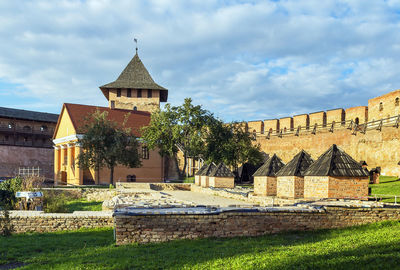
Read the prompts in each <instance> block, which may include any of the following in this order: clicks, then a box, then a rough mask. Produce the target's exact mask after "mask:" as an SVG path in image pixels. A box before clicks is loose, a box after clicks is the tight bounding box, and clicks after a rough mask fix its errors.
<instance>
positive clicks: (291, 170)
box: [276, 150, 314, 176]
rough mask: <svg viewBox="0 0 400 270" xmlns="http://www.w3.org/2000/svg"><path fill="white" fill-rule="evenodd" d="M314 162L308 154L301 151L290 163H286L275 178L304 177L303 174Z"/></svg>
mask: <svg viewBox="0 0 400 270" xmlns="http://www.w3.org/2000/svg"><path fill="white" fill-rule="evenodd" d="M313 162H314V160H313V159H312V158H311V156H310V154H308V153H307V152H306V151H304V150H301V151H300V153H298V154H297V155H296V156H295V157H294V158H293V159H292V160H291V161H289V162H288V164H286V165H285V166H284V167H282V169H280V170H279V172H278V173H277V174H276V175H277V176H304V172H305V171H306V170H307V169H308V167H310V165H311V164H312V163H313Z"/></svg>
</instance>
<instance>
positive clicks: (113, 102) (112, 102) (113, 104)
mask: <svg viewBox="0 0 400 270" xmlns="http://www.w3.org/2000/svg"><path fill="white" fill-rule="evenodd" d="M114 108H115V101H114V100H111V109H114Z"/></svg>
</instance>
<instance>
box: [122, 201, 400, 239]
mask: <svg viewBox="0 0 400 270" xmlns="http://www.w3.org/2000/svg"><path fill="white" fill-rule="evenodd" d="M325 209H326V211H323V210H316V209H313V210H311V209H299V210H277V209H271V211H268V210H266V212H253V213H251V212H223V213H220V214H206V215H188V214H186V215H182V214H176V215H175V214H169V215H133V216H127V215H123V216H116V217H115V224H116V225H115V230H116V243H117V245H123V244H129V243H134V242H137V243H148V242H163V241H169V240H175V239H195V238H207V237H235V236H259V235H265V234H273V233H279V232H285V231H309V230H318V229H333V228H344V227H349V226H353V225H361V224H367V223H372V222H377V221H383V220H398V219H400V209H399V208H344V207H343V208H342V207H326V208H325Z"/></svg>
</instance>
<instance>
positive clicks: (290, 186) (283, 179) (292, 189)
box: [276, 176, 304, 199]
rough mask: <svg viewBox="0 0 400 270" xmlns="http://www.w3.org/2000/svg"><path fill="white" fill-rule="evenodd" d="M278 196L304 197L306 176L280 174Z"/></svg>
mask: <svg viewBox="0 0 400 270" xmlns="http://www.w3.org/2000/svg"><path fill="white" fill-rule="evenodd" d="M276 196H278V197H281V198H291V199H297V198H304V177H299V176H278V177H277V192H276Z"/></svg>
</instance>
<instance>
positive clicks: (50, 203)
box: [43, 193, 68, 213]
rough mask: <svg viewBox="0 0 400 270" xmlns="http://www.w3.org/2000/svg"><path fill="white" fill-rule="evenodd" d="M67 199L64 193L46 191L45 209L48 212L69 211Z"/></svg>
mask: <svg viewBox="0 0 400 270" xmlns="http://www.w3.org/2000/svg"><path fill="white" fill-rule="evenodd" d="M67 200H68V199H67V197H66V196H65V195H64V194H59V195H55V194H52V193H45V194H44V196H43V210H44V212H46V213H68V208H67Z"/></svg>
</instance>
